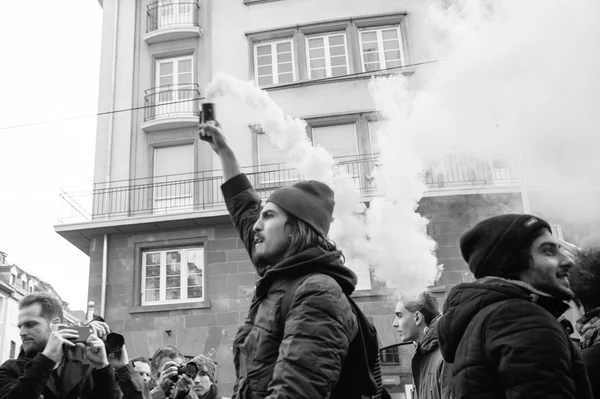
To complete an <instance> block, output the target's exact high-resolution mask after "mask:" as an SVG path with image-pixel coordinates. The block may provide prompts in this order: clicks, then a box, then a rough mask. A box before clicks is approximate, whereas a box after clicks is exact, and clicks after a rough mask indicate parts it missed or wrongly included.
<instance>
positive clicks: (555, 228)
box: [550, 224, 564, 240]
mask: <svg viewBox="0 0 600 399" xmlns="http://www.w3.org/2000/svg"><path fill="white" fill-rule="evenodd" d="M550 229H551V231H550V232H551V233H552V235H553V236H554V237H556V238H558V239H559V240H564V237H563V232H562V227H560V224H551V225H550Z"/></svg>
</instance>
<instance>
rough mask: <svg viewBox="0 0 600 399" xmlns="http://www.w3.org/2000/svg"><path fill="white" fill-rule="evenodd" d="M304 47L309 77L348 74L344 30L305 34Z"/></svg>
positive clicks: (317, 77)
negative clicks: (317, 34)
mask: <svg viewBox="0 0 600 399" xmlns="http://www.w3.org/2000/svg"><path fill="white" fill-rule="evenodd" d="M306 48H307V53H308V54H307V57H306V58H307V60H308V78H309V79H319V78H325V77H331V76H342V75H347V74H348V56H347V54H348V51H347V49H346V34H345V33H344V32H341V33H331V34H328V35H321V36H307V37H306Z"/></svg>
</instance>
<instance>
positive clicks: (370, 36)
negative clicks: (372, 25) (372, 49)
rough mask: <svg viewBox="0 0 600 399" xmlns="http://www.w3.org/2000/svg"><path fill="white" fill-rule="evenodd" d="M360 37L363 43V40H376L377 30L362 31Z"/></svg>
mask: <svg viewBox="0 0 600 399" xmlns="http://www.w3.org/2000/svg"><path fill="white" fill-rule="evenodd" d="M361 38H362V42H363V45H364V44H365V42H376V41H377V32H362V34H361Z"/></svg>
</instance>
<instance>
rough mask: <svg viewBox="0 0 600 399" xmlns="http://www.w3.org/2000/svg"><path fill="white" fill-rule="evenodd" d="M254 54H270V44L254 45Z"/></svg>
mask: <svg viewBox="0 0 600 399" xmlns="http://www.w3.org/2000/svg"><path fill="white" fill-rule="evenodd" d="M256 54H258V55H259V56H261V55H269V56H270V55H271V45H270V44H269V45H266V46H257V47H256Z"/></svg>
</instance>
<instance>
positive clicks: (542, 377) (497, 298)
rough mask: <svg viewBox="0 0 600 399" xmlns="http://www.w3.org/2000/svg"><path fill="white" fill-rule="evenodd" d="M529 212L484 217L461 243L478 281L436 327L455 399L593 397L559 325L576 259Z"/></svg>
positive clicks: (454, 299)
mask: <svg viewBox="0 0 600 399" xmlns="http://www.w3.org/2000/svg"><path fill="white" fill-rule="evenodd" d="M550 231H551V230H550V225H549V224H548V223H547V222H546V221H544V220H542V219H540V218H538V217H535V216H531V215H517V214H511V215H502V216H495V217H491V218H489V219H486V220H483V221H482V222H480V223H478V224H477V225H476V226H475V227H473V228H472V229H471V230H469V231H467V232H466V233H465V234H464V235H463V236H462V237H461V239H460V249H461V252H462V255H463V257H464V259H465V260H466V261H467V262H468V264H469V269H471V271H472V272H473V274H474V275H475V278H476V279H477V280H476V281H475V282H474V283H463V284H459V285H457V286H455V287H454V288H453V289H452V290H451V291H450V293H449V294H448V298H447V299H446V302H445V305H444V314H443V316H442V317H441V319H440V322H439V325H438V338H439V341H440V347H441V351H442V355H443V356H444V359H445V360H446V362H448V363H452V364H451V365H450V368H451V381H452V395H453V396H452V397H453V398H484V397H485V398H490V399H491V398H511V399H521V398H523V399H524V398H565V399H567V398H578V399H584V398H590V397H591V393H590V387H589V382H588V380H587V376H586V374H585V369H584V368H583V364H582V362H581V357H580V356H579V353H578V352H577V350H576V348H574V346H573V344H572V342H571V340H570V338H569V335H568V334H567V332H566V331H565V330H564V329H563V327H562V326H561V325H560V323H559V322H558V320H557V317H559V316H560V315H561V314H562V313H563V312H564V311H565V310H566V309H568V305H567V304H566V303H565V302H564V301H565V300H569V299H572V298H573V292H572V291H571V289H570V286H569V281H568V280H567V276H568V273H569V270H570V269H571V267H573V261H572V259H571V257H570V256H568V255H567V254H566V253H565V252H564V251H563V250H562V249H561V243H560V242H559V241H558V240H557V239H556V238H554V237H553V236H552V234H551V233H550Z"/></svg>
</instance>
